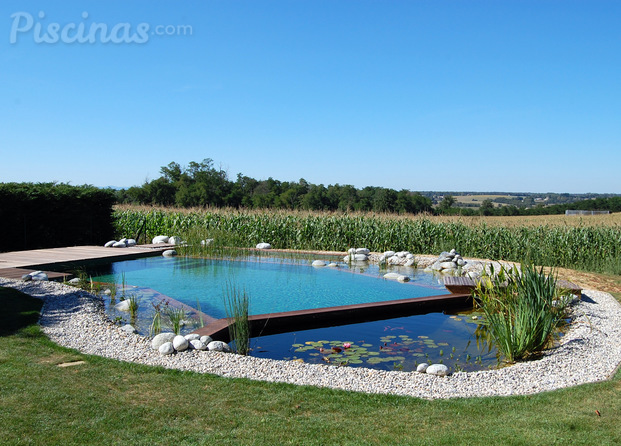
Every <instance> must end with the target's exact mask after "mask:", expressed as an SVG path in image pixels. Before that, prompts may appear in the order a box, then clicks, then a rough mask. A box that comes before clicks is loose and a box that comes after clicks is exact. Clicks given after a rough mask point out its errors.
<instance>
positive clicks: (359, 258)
mask: <svg viewBox="0 0 621 446" xmlns="http://www.w3.org/2000/svg"><path fill="white" fill-rule="evenodd" d="M354 260H355V261H356V262H366V261H367V260H369V258H368V257H367V255H366V254H355V255H354Z"/></svg>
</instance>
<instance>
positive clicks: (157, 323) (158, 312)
mask: <svg viewBox="0 0 621 446" xmlns="http://www.w3.org/2000/svg"><path fill="white" fill-rule="evenodd" d="M151 305H152V306H153V309H154V310H155V312H154V313H153V320H152V321H151V325H150V326H149V336H155V335H157V334H160V333H161V332H162V302H161V301H160V302H158V303H157V304H154V303H153V302H151Z"/></svg>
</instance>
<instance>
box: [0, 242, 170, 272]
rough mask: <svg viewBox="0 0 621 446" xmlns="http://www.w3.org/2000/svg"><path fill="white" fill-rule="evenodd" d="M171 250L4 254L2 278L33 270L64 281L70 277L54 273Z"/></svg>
mask: <svg viewBox="0 0 621 446" xmlns="http://www.w3.org/2000/svg"><path fill="white" fill-rule="evenodd" d="M171 248H173V245H168V244H157V245H140V246H135V247H132V248H104V247H103V246H70V247H67V248H50V249H32V250H29V251H13V252H2V253H0V277H4V278H7V279H20V278H21V277H22V276H23V275H24V274H28V273H30V272H32V271H34V270H43V271H45V272H46V273H47V275H48V277H49V278H50V280H63V279H65V278H67V275H66V274H59V273H57V272H54V270H59V269H61V270H62V269H68V268H71V267H75V266H78V265H81V264H84V263H95V262H115V261H120V260H132V259H137V258H140V257H149V256H157V255H160V254H161V253H162V252H163V251H165V250H166V249H171ZM46 269H47V270H48V271H46ZM50 270H51V271H50Z"/></svg>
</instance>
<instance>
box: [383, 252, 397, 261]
mask: <svg viewBox="0 0 621 446" xmlns="http://www.w3.org/2000/svg"><path fill="white" fill-rule="evenodd" d="M395 254H396V252H394V251H386V252H385V253H384V258H386V259H387V258H388V257H392V256H394V255H395Z"/></svg>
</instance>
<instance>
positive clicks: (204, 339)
mask: <svg viewBox="0 0 621 446" xmlns="http://www.w3.org/2000/svg"><path fill="white" fill-rule="evenodd" d="M199 341H201V342H202V343H203V344H205V345H207V344H209V343H210V342H211V341H213V339H211V336H201V338H200V339H199Z"/></svg>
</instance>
